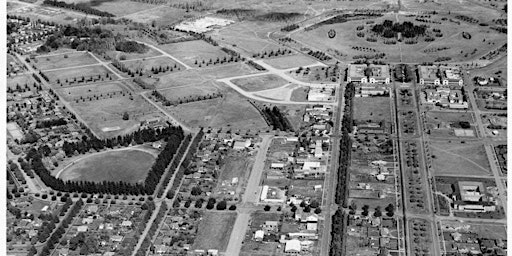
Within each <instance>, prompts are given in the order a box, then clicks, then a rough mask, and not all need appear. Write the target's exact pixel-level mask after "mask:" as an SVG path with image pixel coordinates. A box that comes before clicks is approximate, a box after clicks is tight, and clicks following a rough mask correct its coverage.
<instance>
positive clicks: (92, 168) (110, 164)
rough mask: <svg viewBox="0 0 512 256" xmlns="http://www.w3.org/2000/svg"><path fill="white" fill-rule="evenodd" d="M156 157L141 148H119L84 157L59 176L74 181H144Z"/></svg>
mask: <svg viewBox="0 0 512 256" xmlns="http://www.w3.org/2000/svg"><path fill="white" fill-rule="evenodd" d="M154 160H155V157H154V156H153V155H152V154H150V153H148V152H145V151H141V150H117V151H110V152H102V153H99V154H95V155H92V156H90V157H87V156H86V157H84V158H83V159H80V160H78V161H76V162H74V164H73V165H71V166H70V167H68V168H66V169H65V170H64V171H63V172H62V173H61V175H60V176H59V177H60V178H62V179H63V180H74V181H93V182H101V181H104V180H106V181H124V182H130V183H137V182H142V181H143V180H144V178H145V177H146V174H147V172H148V171H149V169H150V167H151V165H152V164H153V162H154Z"/></svg>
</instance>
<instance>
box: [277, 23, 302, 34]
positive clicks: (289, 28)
mask: <svg viewBox="0 0 512 256" xmlns="http://www.w3.org/2000/svg"><path fill="white" fill-rule="evenodd" d="M298 28H299V25H297V24H290V25H287V26H285V27H283V28H281V31H283V32H290V31H294V30H296V29H298Z"/></svg>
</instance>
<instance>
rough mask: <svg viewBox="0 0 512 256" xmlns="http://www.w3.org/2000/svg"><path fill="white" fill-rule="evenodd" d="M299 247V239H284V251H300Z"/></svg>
mask: <svg viewBox="0 0 512 256" xmlns="http://www.w3.org/2000/svg"><path fill="white" fill-rule="evenodd" d="M300 249H301V247H300V241H299V240H298V239H292V240H288V241H286V245H285V247H284V251H285V252H300Z"/></svg>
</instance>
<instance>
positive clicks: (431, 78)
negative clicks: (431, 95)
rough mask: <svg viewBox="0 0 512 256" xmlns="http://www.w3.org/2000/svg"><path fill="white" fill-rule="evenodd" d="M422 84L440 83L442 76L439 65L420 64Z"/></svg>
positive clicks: (419, 73) (419, 70)
mask: <svg viewBox="0 0 512 256" xmlns="http://www.w3.org/2000/svg"><path fill="white" fill-rule="evenodd" d="M418 75H419V78H420V84H431V85H440V84H441V77H440V75H439V69H438V68H437V66H418Z"/></svg>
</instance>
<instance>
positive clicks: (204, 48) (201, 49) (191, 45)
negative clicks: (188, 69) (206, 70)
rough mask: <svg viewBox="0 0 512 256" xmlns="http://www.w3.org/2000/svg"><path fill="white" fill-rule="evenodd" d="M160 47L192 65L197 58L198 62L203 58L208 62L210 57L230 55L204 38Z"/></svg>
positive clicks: (213, 59) (159, 46)
mask: <svg viewBox="0 0 512 256" xmlns="http://www.w3.org/2000/svg"><path fill="white" fill-rule="evenodd" d="M158 48H160V49H162V50H163V51H165V52H167V53H169V54H170V55H172V56H174V57H176V58H178V59H180V60H181V61H183V62H185V63H186V64H187V65H190V66H195V64H194V63H195V61H196V60H197V61H198V62H202V61H203V60H204V61H205V62H208V61H209V60H210V59H211V60H212V61H215V60H216V59H217V58H224V57H229V55H228V54H227V53H225V52H224V51H222V50H221V49H220V48H219V47H215V46H213V45H211V44H209V43H207V42H205V41H203V40H195V41H188V42H182V43H173V44H164V45H158ZM202 67H206V65H202Z"/></svg>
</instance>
